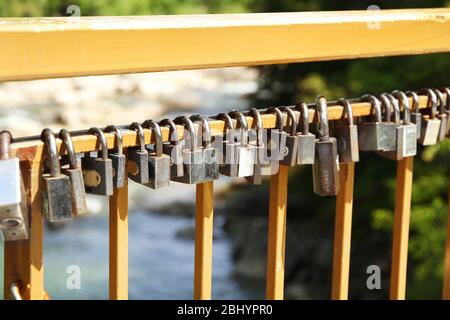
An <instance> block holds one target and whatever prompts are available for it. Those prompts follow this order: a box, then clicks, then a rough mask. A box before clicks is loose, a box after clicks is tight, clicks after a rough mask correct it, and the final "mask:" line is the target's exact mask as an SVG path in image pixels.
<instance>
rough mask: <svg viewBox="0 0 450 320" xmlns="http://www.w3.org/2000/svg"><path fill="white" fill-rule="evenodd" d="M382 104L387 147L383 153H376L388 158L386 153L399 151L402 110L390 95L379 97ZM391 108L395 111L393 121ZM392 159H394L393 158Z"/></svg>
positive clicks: (384, 94)
mask: <svg viewBox="0 0 450 320" xmlns="http://www.w3.org/2000/svg"><path fill="white" fill-rule="evenodd" d="M379 100H380V102H381V112H382V124H383V125H384V127H383V128H384V135H385V137H386V139H385V142H386V143H385V145H384V146H383V150H382V151H376V152H377V153H378V154H380V155H382V156H384V157H386V152H391V154H392V152H395V151H396V150H397V127H398V126H399V125H400V120H401V119H400V109H399V106H398V103H397V101H396V100H395V99H394V97H393V96H391V95H389V94H388V93H382V94H381V95H380V97H379ZM391 108H393V109H394V113H393V115H394V119H392V112H391ZM383 121H384V122H383ZM391 158H392V157H391Z"/></svg>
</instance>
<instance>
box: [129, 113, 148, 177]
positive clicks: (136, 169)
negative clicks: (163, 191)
mask: <svg viewBox="0 0 450 320" xmlns="http://www.w3.org/2000/svg"><path fill="white" fill-rule="evenodd" d="M130 129H131V130H135V131H136V132H137V137H138V140H139V145H138V146H137V147H131V148H128V177H129V178H130V179H131V180H133V181H135V182H137V183H140V184H144V185H145V184H147V183H148V182H149V176H148V174H149V171H148V151H147V149H146V148H145V135H144V129H142V126H141V125H140V124H139V123H137V122H133V123H132V124H131V125H130Z"/></svg>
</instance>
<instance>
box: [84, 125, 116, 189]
mask: <svg viewBox="0 0 450 320" xmlns="http://www.w3.org/2000/svg"><path fill="white" fill-rule="evenodd" d="M88 133H89V134H93V135H95V136H97V138H98V140H99V142H100V151H99V152H98V154H97V157H95V158H93V157H91V154H90V152H87V153H85V156H84V158H82V159H81V167H82V169H83V179H84V189H85V190H86V192H87V193H91V194H96V195H102V196H112V195H113V193H114V184H113V166H112V160H111V159H109V158H108V142H107V140H106V137H105V135H104V133H103V131H102V130H100V129H99V128H96V127H93V128H91V129H89V131H88ZM99 155H101V156H100V157H99Z"/></svg>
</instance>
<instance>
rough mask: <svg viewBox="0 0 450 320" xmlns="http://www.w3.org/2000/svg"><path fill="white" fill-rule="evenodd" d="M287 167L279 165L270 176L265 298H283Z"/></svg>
mask: <svg viewBox="0 0 450 320" xmlns="http://www.w3.org/2000/svg"><path fill="white" fill-rule="evenodd" d="M288 170H289V167H287V166H284V165H280V167H279V170H278V173H277V174H275V175H273V176H271V177H270V203H269V222H268V224H269V230H268V240H267V272H266V299H268V300H282V299H283V298H284V259H285V244H286V207H287V192H288Z"/></svg>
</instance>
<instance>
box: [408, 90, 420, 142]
mask: <svg viewBox="0 0 450 320" xmlns="http://www.w3.org/2000/svg"><path fill="white" fill-rule="evenodd" d="M406 96H407V97H408V98H411V99H412V104H411V122H412V123H415V124H416V128H417V140H419V139H420V133H421V131H422V114H421V113H420V110H419V96H418V95H417V93H415V92H414V91H406Z"/></svg>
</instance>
